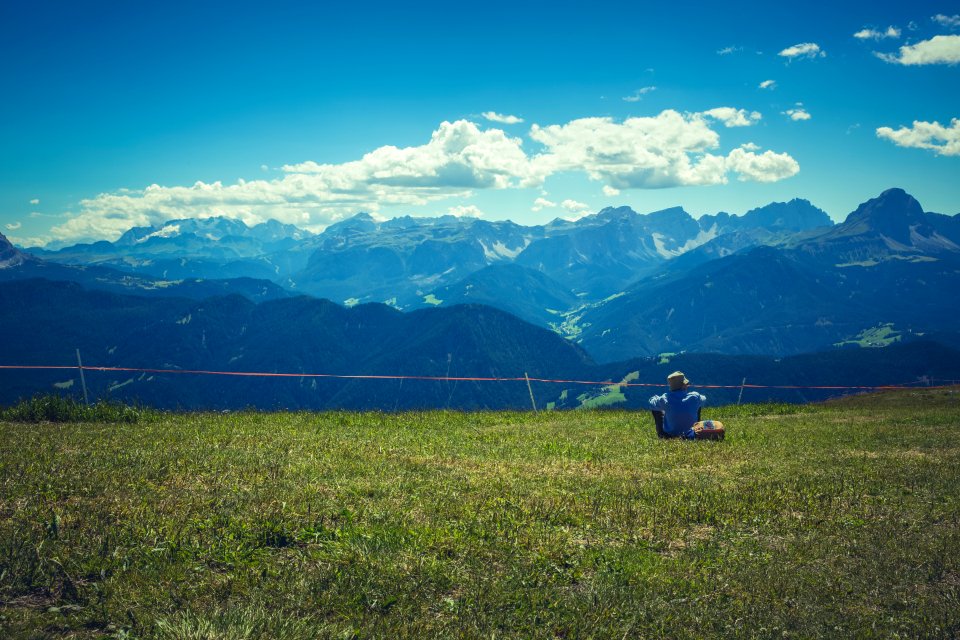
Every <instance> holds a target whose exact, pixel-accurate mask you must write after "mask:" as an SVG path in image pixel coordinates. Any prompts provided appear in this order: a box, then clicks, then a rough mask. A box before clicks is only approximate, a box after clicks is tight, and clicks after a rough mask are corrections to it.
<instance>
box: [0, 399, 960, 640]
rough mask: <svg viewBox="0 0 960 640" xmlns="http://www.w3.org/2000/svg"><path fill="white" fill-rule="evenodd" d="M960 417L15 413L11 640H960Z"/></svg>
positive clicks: (884, 410) (1, 557)
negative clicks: (705, 434) (700, 421)
mask: <svg viewBox="0 0 960 640" xmlns="http://www.w3.org/2000/svg"><path fill="white" fill-rule="evenodd" d="M958 409H960V393H958V392H957V390H955V389H947V390H929V391H926V390H924V391H920V390H915V391H906V392H897V393H886V394H880V395H874V396H860V397H856V398H852V399H848V400H843V401H838V402H830V403H825V404H821V405H811V406H789V405H749V406H744V407H741V408H739V409H738V408H736V407H728V408H720V409H708V410H707V412H706V415H705V416H704V417H705V418H707V417H709V418H719V419H722V420H724V421H725V422H726V423H727V425H728V427H729V436H728V438H727V440H726V441H724V442H721V443H685V442H675V441H667V442H663V441H659V440H657V439H656V437H655V436H654V432H653V426H652V423H651V421H650V418H649V414H646V413H631V412H622V411H605V412H591V411H580V412H546V413H540V414H530V413H503V412H489V413H459V412H442V411H437V412H419V413H413V412H411V413H397V414H384V413H346V412H327V413H306V412H303V413H254V412H237V413H223V414H209V413H208V414H199V413H197V414H194V413H187V414H178V413H152V412H146V413H144V414H142V415H141V416H140V419H139V421H138V422H136V423H129V422H116V423H113V422H86V423H74V422H68V423H49V422H47V423H40V424H27V423H19V422H0V603H2V604H0V635H3V636H4V637H12V638H21V637H22V638H32V637H71V638H87V637H90V638H93V637H102V636H116V637H127V638H131V637H160V638H314V637H320V638H328V637H329V638H343V637H384V636H389V637H396V638H404V637H420V638H422V637H486V638H489V637H525V638H526V637H544V638H553V637H603V638H606V637H612V638H622V637H644V636H663V637H674V638H700V637H711V636H713V637H774V636H775V637H778V638H779V637H836V636H856V637H890V636H893V635H896V634H899V635H901V636H907V637H920V636H938V637H949V636H952V635H956V634H957V633H960V609H958V606H957V605H958V600H960V558H958V552H960V501H958V497H960V491H958V488H960V473H958V469H960V465H958V463H960V445H958V444H957V439H956V436H955V425H956V421H957V414H958Z"/></svg>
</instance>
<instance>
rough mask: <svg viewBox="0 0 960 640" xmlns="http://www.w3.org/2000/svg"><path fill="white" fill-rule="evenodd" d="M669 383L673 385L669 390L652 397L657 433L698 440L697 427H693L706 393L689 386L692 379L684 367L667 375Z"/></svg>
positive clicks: (665, 436) (698, 416)
mask: <svg viewBox="0 0 960 640" xmlns="http://www.w3.org/2000/svg"><path fill="white" fill-rule="evenodd" d="M667 384H669V385H670V392H669V393H664V394H663V395H659V396H653V397H652V398H650V408H651V409H652V410H653V419H654V422H655V423H656V425H657V435H658V436H660V437H661V438H686V439H688V440H695V439H696V438H697V436H698V431H697V430H696V429H695V428H694V427H695V425H699V424H700V408H701V407H702V406H703V405H704V403H705V402H706V401H707V397H706V396H704V395H701V394H699V393H697V392H696V391H689V390H688V389H687V387H689V386H690V381H689V380H687V377H686V376H685V375H683V372H682V371H674V372H673V373H671V374H670V375H669V376H667ZM700 430H701V431H702V426H701V429H700Z"/></svg>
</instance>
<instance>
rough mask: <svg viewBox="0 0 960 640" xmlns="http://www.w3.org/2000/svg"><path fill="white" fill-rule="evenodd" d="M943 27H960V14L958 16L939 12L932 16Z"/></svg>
mask: <svg viewBox="0 0 960 640" xmlns="http://www.w3.org/2000/svg"><path fill="white" fill-rule="evenodd" d="M930 19H931V20H933V21H934V22H936V23H937V24H939V25H940V26H941V27H947V28H948V29H957V28H960V15H956V16H945V15H943V14H942V13H938V14H937V15H935V16H932V17H931V18H930Z"/></svg>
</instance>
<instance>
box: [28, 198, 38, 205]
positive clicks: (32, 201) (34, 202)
mask: <svg viewBox="0 0 960 640" xmlns="http://www.w3.org/2000/svg"><path fill="white" fill-rule="evenodd" d="M30 204H40V198H34V199H33V200H31V201H30Z"/></svg>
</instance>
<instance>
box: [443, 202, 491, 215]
mask: <svg viewBox="0 0 960 640" xmlns="http://www.w3.org/2000/svg"><path fill="white" fill-rule="evenodd" d="M447 215H451V216H456V217H458V218H482V217H483V211H481V210H480V209H479V207H477V206H476V205H473V204H460V205H457V206H455V207H450V208H449V209H447Z"/></svg>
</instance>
